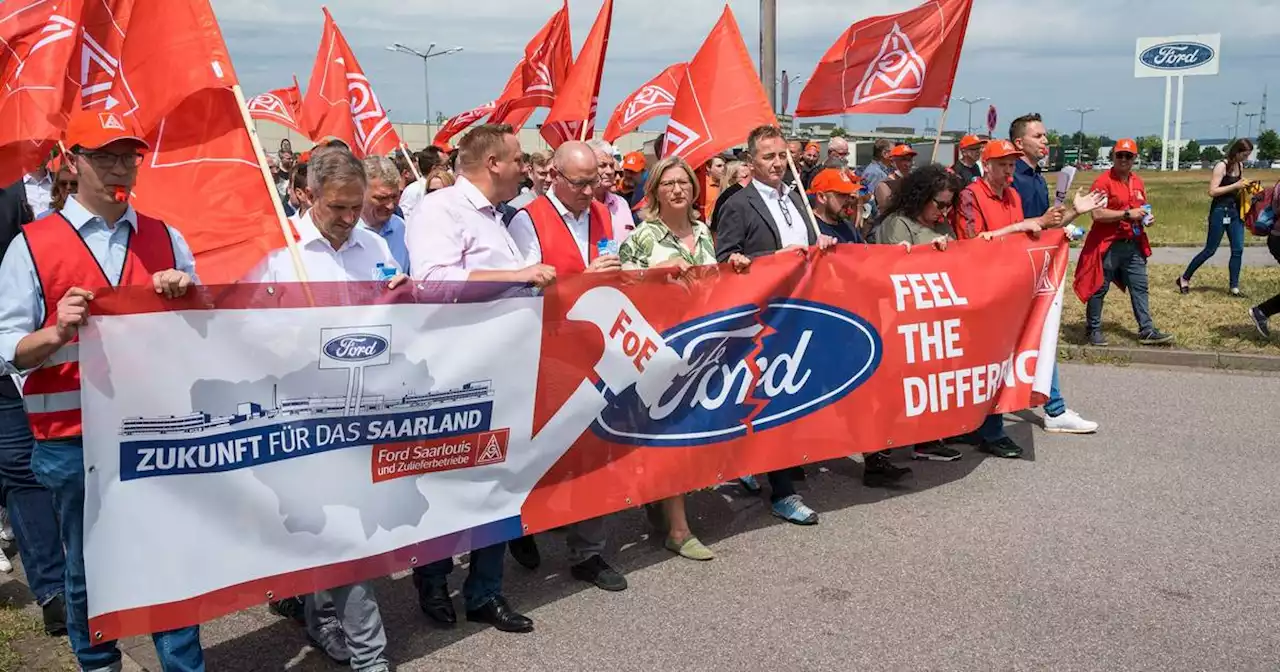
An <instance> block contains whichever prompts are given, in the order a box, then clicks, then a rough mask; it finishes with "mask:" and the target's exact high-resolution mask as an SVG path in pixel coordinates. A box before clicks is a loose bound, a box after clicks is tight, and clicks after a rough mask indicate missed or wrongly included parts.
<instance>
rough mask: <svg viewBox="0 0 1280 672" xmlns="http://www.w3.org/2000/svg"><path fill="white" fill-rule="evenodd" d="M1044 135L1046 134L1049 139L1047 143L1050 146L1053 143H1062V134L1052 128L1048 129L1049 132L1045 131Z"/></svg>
mask: <svg viewBox="0 0 1280 672" xmlns="http://www.w3.org/2000/svg"><path fill="white" fill-rule="evenodd" d="M1045 135H1046V136H1047V137H1048V139H1049V145H1050V146H1053V145H1059V146H1061V145H1062V134H1061V133H1059V132H1057V131H1055V130H1053V129H1049V132H1048V133H1046V134H1045Z"/></svg>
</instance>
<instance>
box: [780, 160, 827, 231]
mask: <svg viewBox="0 0 1280 672" xmlns="http://www.w3.org/2000/svg"><path fill="white" fill-rule="evenodd" d="M787 165H788V166H791V174H792V175H795V176H796V187H798V188H799V189H800V200H802V201H804V209H805V211H806V212H808V213H809V223H810V225H811V226H813V235H814V236H815V237H817V236H821V235H822V230H821V229H819V228H818V218H817V216H816V215H814V214H813V206H812V205H810V204H809V194H806V193H804V179H803V178H802V177H800V171H798V170H796V161H795V159H793V158H792V157H791V148H790V147H788V148H787Z"/></svg>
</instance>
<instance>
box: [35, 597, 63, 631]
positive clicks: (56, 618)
mask: <svg viewBox="0 0 1280 672" xmlns="http://www.w3.org/2000/svg"><path fill="white" fill-rule="evenodd" d="M41 609H42V610H43V611H44V634H46V635H49V636H50V637H62V636H63V635H66V634H67V603H66V602H65V601H63V599H62V596H61V595H58V596H57V597H55V598H53V599H52V600H49V603H48V604H46V605H44V606H43V607H41Z"/></svg>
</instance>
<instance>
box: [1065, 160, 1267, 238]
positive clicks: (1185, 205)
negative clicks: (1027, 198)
mask: <svg viewBox="0 0 1280 672" xmlns="http://www.w3.org/2000/svg"><path fill="white" fill-rule="evenodd" d="M1100 174H1101V173H1099V172H1097V171H1090V172H1087V173H1080V174H1079V175H1076V179H1075V183H1074V185H1073V186H1074V187H1085V188H1087V187H1088V186H1089V185H1091V184H1093V181H1094V180H1095V179H1097V178H1098V176H1099V175H1100ZM1139 175H1141V176H1142V180H1143V181H1144V182H1145V183H1146V185H1147V192H1148V194H1147V202H1148V203H1150V204H1151V209H1152V212H1153V213H1155V216H1156V224H1155V226H1152V227H1151V228H1150V229H1148V230H1147V234H1148V235H1149V236H1150V238H1151V244H1152V245H1187V246H1194V245H1203V244H1204V238H1205V230H1206V228H1207V227H1208V218H1209V200H1210V199H1209V193H1208V191H1209V177H1210V176H1211V175H1212V172H1211V171H1210V170H1208V169H1205V170H1189V171H1179V172H1176V173H1174V172H1172V171H1170V172H1163V173H1162V172H1156V171H1141V172H1139ZM1245 177H1246V178H1249V179H1255V180H1258V181H1259V182H1261V183H1262V184H1263V185H1266V186H1270V185H1273V184H1275V183H1276V181H1277V180H1280V170H1247V171H1245ZM1045 178H1046V179H1047V180H1048V181H1049V188H1050V189H1053V188H1054V187H1055V185H1056V184H1057V179H1058V176H1057V174H1056V173H1055V174H1049V175H1045ZM1245 244H1247V245H1261V244H1265V240H1264V239H1263V238H1260V237H1257V236H1253V235H1246V236H1245Z"/></svg>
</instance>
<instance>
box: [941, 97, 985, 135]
mask: <svg viewBox="0 0 1280 672" xmlns="http://www.w3.org/2000/svg"><path fill="white" fill-rule="evenodd" d="M951 99H952V100H957V101H960V102H962V103H964V104H966V105H968V106H969V125H968V126H966V127H965V134H969V133H972V132H973V105H974V103H981V102H983V101H987V100H991V99H990V98H987V97H986V96H979V97H977V98H962V97H959V96H952V97H951ZM939 133H941V131H939Z"/></svg>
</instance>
